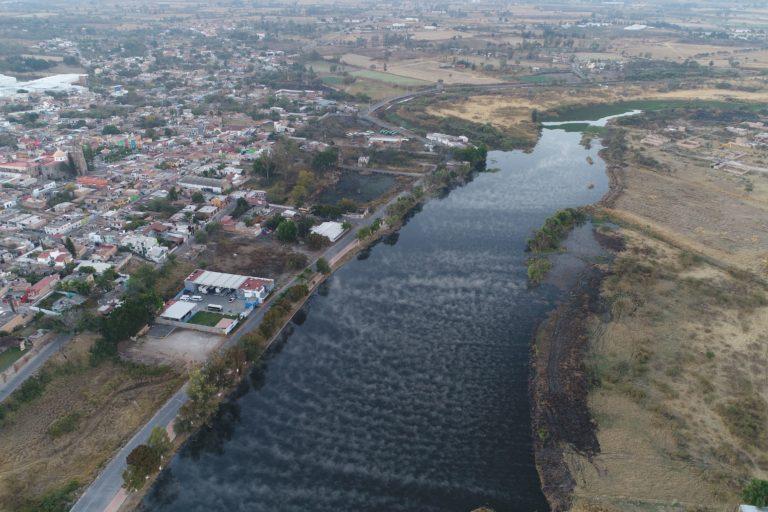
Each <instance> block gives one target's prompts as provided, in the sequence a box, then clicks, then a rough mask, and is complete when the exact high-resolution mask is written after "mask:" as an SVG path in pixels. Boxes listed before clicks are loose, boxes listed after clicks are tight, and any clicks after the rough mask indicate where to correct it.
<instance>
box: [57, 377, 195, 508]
mask: <svg viewBox="0 0 768 512" xmlns="http://www.w3.org/2000/svg"><path fill="white" fill-rule="evenodd" d="M188 399H189V397H188V396H187V385H186V384H184V386H183V387H182V388H181V389H180V390H179V391H177V392H176V394H175V395H173V396H172V397H171V398H170V400H168V401H167V402H166V403H165V405H163V407H161V408H160V410H158V411H157V412H156V413H155V415H154V416H153V417H152V419H151V420H149V422H148V423H147V424H146V425H144V426H143V427H142V428H141V430H139V431H138V432H136V434H135V435H134V436H133V437H132V438H131V440H130V441H128V443H127V444H126V445H125V446H123V447H122V448H121V449H120V451H119V452H117V455H116V456H115V457H114V458H113V459H112V460H111V461H110V462H109V464H107V467H106V468H104V471H102V472H101V473H100V474H99V476H98V477H97V478H96V480H94V481H93V483H92V484H91V485H90V486H89V487H88V489H87V490H86V492H85V493H84V494H83V495H82V496H81V497H80V499H79V500H77V503H75V505H74V506H73V507H72V511H73V512H74V511H78V512H97V511H101V510H104V509H105V508H107V505H109V503H110V502H111V501H112V498H114V497H115V494H117V492H118V491H119V490H120V488H121V487H122V485H123V471H125V467H126V465H125V459H126V457H128V454H129V453H131V451H132V450H133V449H134V448H136V447H137V446H138V445H140V444H142V443H145V442H146V441H147V439H149V434H150V432H152V429H153V428H155V427H156V426H161V427H163V428H165V426H166V425H168V424H169V423H170V422H171V421H172V420H173V418H175V417H176V414H177V413H178V412H179V409H180V408H181V406H182V405H184V403H185V402H186V401H187V400H188Z"/></svg>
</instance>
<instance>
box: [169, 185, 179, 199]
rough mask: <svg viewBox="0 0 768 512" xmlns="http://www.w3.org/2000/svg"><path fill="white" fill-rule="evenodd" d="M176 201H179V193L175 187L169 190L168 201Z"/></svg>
mask: <svg viewBox="0 0 768 512" xmlns="http://www.w3.org/2000/svg"><path fill="white" fill-rule="evenodd" d="M178 199H179V191H178V190H176V187H171V189H170V190H169V191H168V200H169V201H178Z"/></svg>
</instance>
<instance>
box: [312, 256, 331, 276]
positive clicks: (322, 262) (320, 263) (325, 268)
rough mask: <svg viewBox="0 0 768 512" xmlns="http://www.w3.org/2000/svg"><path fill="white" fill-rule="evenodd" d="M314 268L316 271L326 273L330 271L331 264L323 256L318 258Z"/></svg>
mask: <svg viewBox="0 0 768 512" xmlns="http://www.w3.org/2000/svg"><path fill="white" fill-rule="evenodd" d="M315 268H317V271H318V272H320V273H321V274H325V275H328V274H330V273H331V265H330V264H329V263H328V261H327V260H326V259H325V258H318V260H317V263H316V264H315Z"/></svg>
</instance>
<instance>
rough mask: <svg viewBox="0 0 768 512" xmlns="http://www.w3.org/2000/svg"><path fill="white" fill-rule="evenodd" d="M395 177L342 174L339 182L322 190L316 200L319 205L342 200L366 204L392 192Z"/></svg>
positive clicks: (347, 172) (353, 173)
mask: <svg viewBox="0 0 768 512" xmlns="http://www.w3.org/2000/svg"><path fill="white" fill-rule="evenodd" d="M395 181H396V180H395V177H394V176H390V175H387V174H360V173H358V172H349V171H346V172H343V173H341V177H340V178H339V181H338V182H336V183H335V184H334V185H333V186H332V187H329V188H327V189H326V190H324V191H323V192H322V193H321V194H320V197H319V198H318V203H321V204H336V203H337V202H339V201H341V200H342V199H351V200H353V201H355V202H356V203H367V202H369V201H373V200H374V199H376V198H379V197H381V196H383V195H384V194H386V193H387V192H389V191H390V190H392V187H394V186H395Z"/></svg>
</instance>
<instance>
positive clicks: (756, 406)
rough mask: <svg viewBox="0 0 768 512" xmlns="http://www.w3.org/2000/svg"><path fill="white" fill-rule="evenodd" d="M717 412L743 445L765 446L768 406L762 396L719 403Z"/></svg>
mask: <svg viewBox="0 0 768 512" xmlns="http://www.w3.org/2000/svg"><path fill="white" fill-rule="evenodd" d="M718 413H720V416H722V418H723V421H724V422H725V426H726V427H728V430H729V431H730V432H731V433H732V434H733V435H734V436H736V437H737V438H738V439H740V440H741V441H742V442H743V443H744V444H745V445H747V446H754V447H757V448H763V447H765V446H766V438H765V436H766V424H768V406H766V404H765V401H764V400H763V399H762V398H760V397H759V396H756V395H753V396H744V397H741V398H737V399H734V400H731V401H729V402H727V403H726V404H723V405H720V407H719V408H718Z"/></svg>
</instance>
